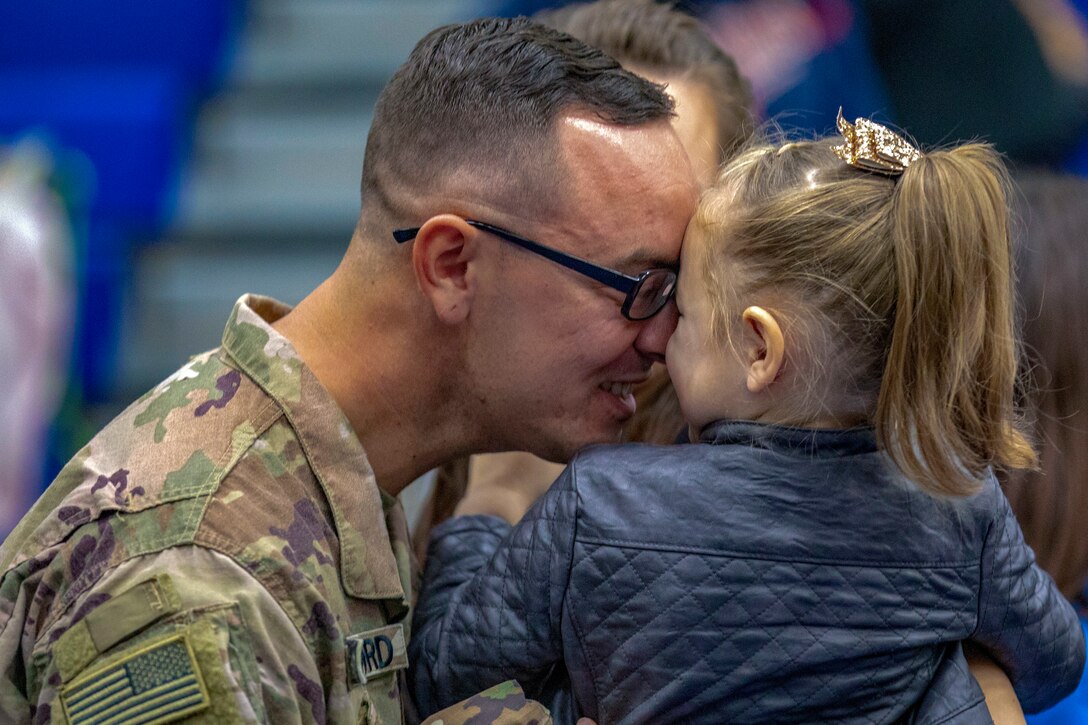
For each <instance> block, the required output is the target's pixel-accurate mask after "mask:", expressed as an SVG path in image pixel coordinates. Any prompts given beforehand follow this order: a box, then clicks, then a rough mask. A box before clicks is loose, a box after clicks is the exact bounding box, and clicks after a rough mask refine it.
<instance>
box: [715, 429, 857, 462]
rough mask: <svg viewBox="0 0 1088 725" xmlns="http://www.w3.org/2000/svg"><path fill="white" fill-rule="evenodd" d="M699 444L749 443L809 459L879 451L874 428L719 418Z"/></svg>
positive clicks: (749, 444) (748, 444)
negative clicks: (800, 424) (771, 422)
mask: <svg viewBox="0 0 1088 725" xmlns="http://www.w3.org/2000/svg"><path fill="white" fill-rule="evenodd" d="M699 442H700V443H711V444H713V445H728V444H735V445H747V446H753V447H756V448H765V449H767V450H771V451H776V452H779V453H785V454H793V455H803V456H805V457H806V458H841V457H843V456H852V455H857V454H859V453H872V452H874V451H876V450H877V445H876V434H875V431H874V430H873V428H872V427H869V426H866V427H860V428H845V429H838V430H835V429H828V428H792V427H789V426H781V425H773V424H770V423H756V422H753V421H750V420H719V421H716V422H714V423H711V424H710V425H708V426H707V427H706V428H703V431H702V433H700V434H699Z"/></svg>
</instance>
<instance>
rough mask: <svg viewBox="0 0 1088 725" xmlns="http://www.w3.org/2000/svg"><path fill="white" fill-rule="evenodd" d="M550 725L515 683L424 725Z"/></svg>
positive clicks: (542, 710) (541, 709) (433, 717)
mask: <svg viewBox="0 0 1088 725" xmlns="http://www.w3.org/2000/svg"><path fill="white" fill-rule="evenodd" d="M551 722H552V718H551V715H550V714H548V711H547V709H545V707H544V706H543V705H541V704H540V703H539V702H536V701H534V700H528V699H526V698H525V693H524V692H522V690H521V687H520V686H519V685H518V683H516V682H514V681H513V680H509V681H507V682H503V683H501V684H498V685H495V686H494V687H492V688H491V689H489V690H484V691H483V692H481V693H480V694H478V695H473V696H472V697H470V698H468V699H467V700H463V701H462V702H459V703H457V704H456V705H451V706H450V707H447V708H446V709H445V710H442V711H441V712H436V713H435V714H434V715H431V716H430V717H429V718H427V719H426V720H424V721H423V725H467V723H472V725H551Z"/></svg>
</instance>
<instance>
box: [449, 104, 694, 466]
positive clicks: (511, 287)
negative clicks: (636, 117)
mask: <svg viewBox="0 0 1088 725" xmlns="http://www.w3.org/2000/svg"><path fill="white" fill-rule="evenodd" d="M558 139H559V144H560V150H561V157H562V159H563V162H564V164H565V172H566V173H565V174H563V175H561V177H560V179H561V180H560V183H561V184H562V185H563V188H562V194H563V196H564V197H565V198H566V199H567V203H566V205H565V207H564V209H565V211H564V213H563V214H562V215H561V217H562V218H549V219H532V220H529V219H519V218H518V217H516V216H512V215H504V216H502V218H498V219H489V220H486V221H491V222H492V223H495V224H498V225H500V226H505V227H507V228H509V229H511V231H514V232H516V233H519V234H522V235H524V236H528V237H531V238H533V239H535V240H536V241H538V242H541V243H543V244H546V245H549V246H552V247H555V248H557V249H560V250H562V251H564V252H568V253H570V254H575V255H578V256H580V257H582V258H584V259H587V260H589V261H591V262H593V263H595V264H599V265H603V266H606V267H610V268H612V269H615V270H618V271H620V272H623V273H625V274H628V275H633V276H634V275H637V274H638V273H640V272H642V271H644V270H646V269H650V268H654V267H672V268H675V267H676V265H677V264H678V261H679V256H680V245H681V242H682V240H683V236H684V229H685V227H686V226H687V222H688V219H689V218H690V217H691V215H692V213H693V211H694V206H695V200H696V184H695V179H694V176H693V174H692V171H691V166H690V164H689V162H688V160H687V157H686V155H685V153H684V149H683V147H682V146H681V145H680V142H679V140H678V139H677V137H676V134H675V133H674V132H673V130H672V128H671V127H670V126H669V124H668V122H666V121H660V122H656V123H653V124H647V125H643V126H640V127H635V128H622V127H616V126H611V125H608V124H605V123H601V122H600V121H596V120H590V119H586V118H582V117H578V116H568V117H565V118H563V119H561V121H560V122H559V130H558ZM484 244H486V245H488V246H487V247H485V250H484V256H485V258H486V257H490V261H487V260H486V259H485V263H484V265H483V266H482V267H481V271H480V274H481V277H488V278H489V279H486V280H483V279H482V280H481V281H482V284H481V285H480V289H481V292H480V293H479V299H478V300H477V302H475V303H474V307H473V309H474V311H477V316H476V320H475V332H476V335H475V338H474V340H473V345H472V348H471V352H470V355H469V357H470V361H469V364H470V367H471V368H472V370H471V375H470V377H471V379H473V380H474V381H475V382H476V383H477V384H478V388H477V390H476V391H475V392H476V394H477V397H478V399H479V400H480V403H481V416H482V418H481V420H480V424H481V426H482V427H483V428H484V430H485V431H486V435H487V436H488V438H489V440H488V441H487V445H488V446H489V447H493V448H496V449H516V450H527V451H530V452H533V453H536V454H537V455H540V456H542V457H545V458H548V459H550V460H557V461H562V460H567V459H568V458H569V457H570V456H571V455H573V453H574V452H575V451H576V450H577V449H579V448H581V447H583V446H585V445H587V444H590V443H601V442H614V441H616V440H617V438H618V436H619V433H620V429H621V427H622V425H623V424H624V422H625V421H626V420H627V419H628V418H630V417H631V415H632V414H633V413H634V398H633V396H632V395H631V387H632V386H633V385H635V384H637V383H639V382H641V381H642V380H644V379H645V378H646V376H647V375H648V373H649V369H650V365H651V364H652V363H653V362H655V361H663V360H664V354H665V345H666V343H667V341H668V337H669V335H670V334H671V332H672V329H673V327H674V326H675V311H674V308H673V305H672V304H670V305H668V306H666V308H665V309H664V310H662V311H661V312H660V313H658V315H656V316H655V317H652V318H650V319H649V320H644V321H641V322H634V321H631V320H628V319H626V318H625V317H623V315H622V314H621V313H620V305H621V303H622V302H623V294H622V293H620V292H617V291H615V290H612V289H610V288H608V287H606V286H604V285H601V284H599V283H597V282H594V281H593V280H591V279H589V278H587V277H584V276H583V275H580V274H577V273H576V272H572V271H570V270H567V269H564V268H562V267H560V266H559V265H557V264H554V263H552V262H550V261H548V260H547V259H544V258H542V257H539V256H537V255H534V254H531V253H528V252H525V251H524V250H521V249H519V248H516V247H513V246H512V245H510V244H506V243H504V242H502V241H501V240H499V239H496V238H493V237H492V238H490V239H487V240H486V241H485V242H484Z"/></svg>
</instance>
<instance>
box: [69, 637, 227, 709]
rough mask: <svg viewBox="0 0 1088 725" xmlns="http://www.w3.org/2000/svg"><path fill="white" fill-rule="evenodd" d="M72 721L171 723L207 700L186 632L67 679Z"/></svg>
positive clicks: (205, 703)
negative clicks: (69, 680)
mask: <svg viewBox="0 0 1088 725" xmlns="http://www.w3.org/2000/svg"><path fill="white" fill-rule="evenodd" d="M60 699H61V702H62V703H63V704H64V712H65V714H67V716H68V721H69V722H70V723H71V725H83V724H84V723H88V724H89V723H94V725H120V724H121V723H124V724H125V725H129V723H166V722H173V721H174V720H177V719H180V718H183V717H187V716H189V715H192V714H193V713H195V712H197V711H199V710H202V709H204V708H205V707H207V706H208V691H207V689H206V688H205V687H204V680H203V679H202V678H201V676H200V668H199V667H198V666H197V664H196V660H195V658H194V657H193V650H192V647H191V646H190V645H189V641H188V639H186V637H185V635H184V634H179V635H168V636H166V637H164V638H159V639H156V640H153V641H151V642H149V643H148V644H146V645H145V646H143V647H141V648H139V649H137V650H135V651H133V652H131V653H129V654H126V655H125V656H124V657H123V658H121V659H120V660H115V661H113V662H109V663H107V664H106V665H104V666H102V667H99V668H97V669H94V670H92V671H90V672H88V673H86V674H84V675H80V676H79V677H78V678H77V679H75V680H73V681H72V682H70V683H69V684H67V685H65V686H64V688H63V689H62V690H61V695H60Z"/></svg>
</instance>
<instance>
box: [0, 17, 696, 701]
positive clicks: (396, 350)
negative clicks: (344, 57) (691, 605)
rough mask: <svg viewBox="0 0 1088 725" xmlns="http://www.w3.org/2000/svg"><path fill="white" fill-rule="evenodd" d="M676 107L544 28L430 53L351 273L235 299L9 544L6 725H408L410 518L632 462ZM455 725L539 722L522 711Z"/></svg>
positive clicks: (666, 275) (398, 95)
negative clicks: (502, 459)
mask: <svg viewBox="0 0 1088 725" xmlns="http://www.w3.org/2000/svg"><path fill="white" fill-rule="evenodd" d="M672 108H673V105H672V101H671V99H670V98H669V97H668V96H667V95H666V94H665V93H664V92H663V91H662V89H661V88H660V87H658V86H656V85H654V84H652V83H650V82H648V81H646V80H645V79H643V78H641V77H638V76H636V75H634V74H631V73H629V72H627V71H625V70H623V69H622V68H621V67H620V66H619V65H618V64H617V63H616V62H615V61H614V60H612V59H611V58H608V57H607V56H605V55H604V54H602V53H601V52H600V51H597V50H595V49H593V48H591V47H589V46H586V45H585V44H583V43H581V42H580V41H578V40H576V39H574V38H571V37H570V36H567V35H565V34H562V33H559V32H558V31H555V30H553V29H549V28H546V27H544V26H541V25H539V24H535V23H531V22H529V21H527V20H524V19H522V20H517V21H507V20H493V19H483V20H479V21H475V22H472V23H466V24H460V25H450V26H444V27H441V28H438V29H436V30H434V31H432V32H431V33H429V34H428V35H427V36H426V37H424V39H423V40H421V41H420V42H419V43H418V44H417V46H416V47H415V49H414V50H413V51H412V53H411V55H410V57H409V59H408V61H407V62H406V63H405V64H403V65H402V66H401V67H400V69H399V70H398V71H397V72H396V73H395V74H394V76H393V78H392V79H391V80H390V81H389V83H388V84H387V85H386V87H385V89H384V91H383V92H382V94H381V97H380V98H379V101H378V104H377V107H376V110H375V114H374V119H373V122H372V125H371V129H370V133H369V136H368V139H367V148H366V153H365V158H364V164H363V182H362V194H363V206H362V210H361V212H360V214H359V216H358V223H357V226H356V228H355V232H354V234H353V236H352V239H351V241H350V243H349V244H348V248H347V251H346V252H345V253H344V256H343V259H342V262H341V264H340V265H339V267H337V269H336V270H335V271H334V273H333V274H332V275H331V276H330V277H329V278H328V279H327V280H325V281H324V282H323V283H322V284H321V285H319V286H318V288H317V289H315V290H314V291H313V292H311V293H310V294H309V295H308V296H307V297H306V298H305V299H304V300H303V301H302V302H301V303H300V304H299V305H298V306H297V307H295V308H294V309H290V308H288V307H287V306H285V305H283V304H281V303H278V302H276V301H274V300H272V299H269V298H265V297H260V296H256V295H245V296H243V297H242V298H241V299H240V300H239V301H238V303H237V304H236V305H235V307H234V310H233V311H232V312H231V314H230V317H229V318H228V321H227V324H226V327H225V329H224V333H223V339H222V346H221V347H219V348H216V349H214V350H211V351H209V352H207V353H204V354H201V355H198V356H196V357H194V358H192V359H191V360H190V361H189V362H188V363H187V364H186V365H184V366H183V367H181V368H180V369H179V370H178V371H177V372H176V373H175V374H173V375H171V376H169V377H168V378H167V379H166V380H164V381H163V382H162V383H161V384H160V385H158V386H156V387H155V388H154V389H153V390H151V391H149V392H148V393H147V394H146V395H144V396H143V397H141V398H140V399H139V400H137V401H135V402H134V403H133V404H132V405H131V406H130V407H129V408H128V409H127V410H126V411H125V412H123V413H122V414H121V415H120V416H118V417H117V418H115V419H114V420H113V421H112V422H111V423H109V424H108V425H107V426H106V427H105V428H104V429H103V430H102V431H100V432H99V433H98V434H97V435H96V436H95V437H94V439H92V441H91V442H90V443H89V444H88V445H87V446H86V447H84V448H83V449H82V450H81V451H80V452H78V453H77V454H76V456H75V457H74V458H73V459H72V460H71V461H70V462H69V463H68V465H66V466H65V468H64V469H63V470H62V471H61V473H60V475H59V476H58V477H57V478H56V480H55V481H54V482H53V484H52V485H51V486H50V488H49V489H48V490H47V491H46V492H45V494H44V495H43V497H42V498H41V499H40V500H39V502H38V503H37V504H36V505H35V506H34V508H32V509H31V511H30V513H28V514H27V515H26V516H25V517H24V518H23V520H22V522H21V523H20V524H19V526H18V527H17V528H16V530H15V532H14V533H13V534H12V535H11V536H9V537H8V538H7V540H6V541H5V542H4V544H3V546H2V547H0V571H3V578H2V579H0V667H2V679H0V719H2V720H4V721H5V722H17V723H22V722H28V721H31V720H35V721H38V722H44V721H49V720H50V719H52V718H58V719H59V718H62V717H66V718H67V719H68V720H69V721H72V722H75V723H79V722H97V721H101V720H103V719H106V718H111V719H114V720H116V721H132V720H138V719H148V720H150V719H152V717H153V716H154V717H160V716H163V715H165V714H169V715H170V716H171V717H176V718H182V717H188V716H196V717H200V718H204V719H206V720H207V721H214V722H231V721H270V722H275V723H295V722H299V723H311V722H312V723H319V722H337V723H357V722H368V723H399V722H402V721H403V720H404V719H406V718H410V717H411V715H412V713H411V711H410V709H408V705H409V703H408V702H407V697H406V693H405V691H404V690H403V687H402V683H403V682H404V674H405V672H404V670H405V668H406V666H407V661H406V657H405V646H406V641H407V640H408V638H409V633H410V631H409V626H410V620H411V611H412V605H413V600H414V592H413V580H414V573H413V566H412V561H411V552H410V543H409V540H408V536H407V529H406V523H405V519H404V514H403V511H402V509H401V507H400V505H399V504H398V503H397V501H396V498H395V496H396V495H397V494H398V493H399V492H400V491H401V490H402V489H403V488H404V487H405V486H406V485H407V484H408V483H409V482H411V481H412V480H414V479H415V478H417V477H419V476H420V475H422V474H423V473H424V472H425V471H427V470H430V469H432V468H434V467H435V466H437V465H439V464H441V463H442V462H444V461H446V460H450V459H452V458H455V457H459V456H464V455H468V454H471V453H474V452H484V451H497V450H528V451H531V452H533V453H536V454H538V455H540V456H542V457H546V458H548V459H551V460H555V461H562V460H566V459H568V458H569V457H570V456H572V455H573V454H574V452H575V451H576V450H578V449H579V448H581V447H582V446H584V445H587V444H590V443H594V442H604V441H613V440H616V439H617V438H618V436H619V434H620V431H621V428H622V425H623V423H624V422H625V421H626V420H627V418H629V417H630V414H631V412H632V410H633V399H632V396H631V394H630V388H631V387H632V386H633V385H634V384H635V383H637V382H640V381H642V380H645V378H646V377H647V374H648V371H649V368H650V365H651V364H652V363H653V362H654V361H660V360H662V359H663V356H664V350H665V343H666V341H667V338H668V334H669V333H670V332H671V328H672V326H673V324H674V323H675V316H674V311H673V310H672V309H671V308H670V307H669V305H668V302H669V300H670V297H671V294H672V291H673V290H674V287H675V285H674V283H675V278H676V273H675V269H676V265H677V261H678V258H679V253H680V243H681V240H682V238H683V233H684V229H685V227H686V225H687V222H688V219H689V218H690V216H691V214H692V211H693V209H694V203H695V198H696V195H697V184H696V182H695V179H694V175H693V173H692V170H691V165H690V162H689V161H688V159H687V156H686V154H685V152H684V149H683V147H682V146H681V144H680V141H679V139H678V138H677V135H676V133H675V131H674V130H673V128H672V126H671V125H670V119H671V116H672ZM509 230H517V231H516V232H514V231H509ZM522 235H525V236H522ZM529 237H532V238H533V239H541V240H546V243H545V242H540V243H537V242H533V241H531V240H530V239H529ZM659 313H661V314H659ZM200 683H203V685H201V684H200ZM165 689H168V690H169V692H170V694H169V695H163V697H164V698H165V701H164V699H160V698H159V695H160V694H161V693H163V692H164V690H165ZM441 718H442V720H443V721H444V722H446V723H457V722H463V721H466V720H469V719H472V720H473V721H474V722H479V721H480V720H481V718H483V719H484V720H486V721H488V722H490V721H491V720H492V719H497V718H504V720H503V721H510V720H511V719H512V720H513V721H514V722H517V721H529V720H530V719H536V720H537V721H541V722H543V721H544V720H545V718H546V713H545V712H544V711H542V709H541V708H540V706H539V705H537V704H535V703H528V702H526V700H525V698H524V696H523V695H522V694H521V693H520V691H519V690H518V689H517V688H516V687H514V686H513V685H503V686H500V687H499V688H498V689H495V690H492V691H491V692H490V693H489V694H486V695H481V696H480V697H478V698H475V699H472V700H470V701H469V702H468V703H466V704H465V705H464V706H455V707H454V709H453V710H451V711H449V712H446V713H443V714H442V715H441Z"/></svg>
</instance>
